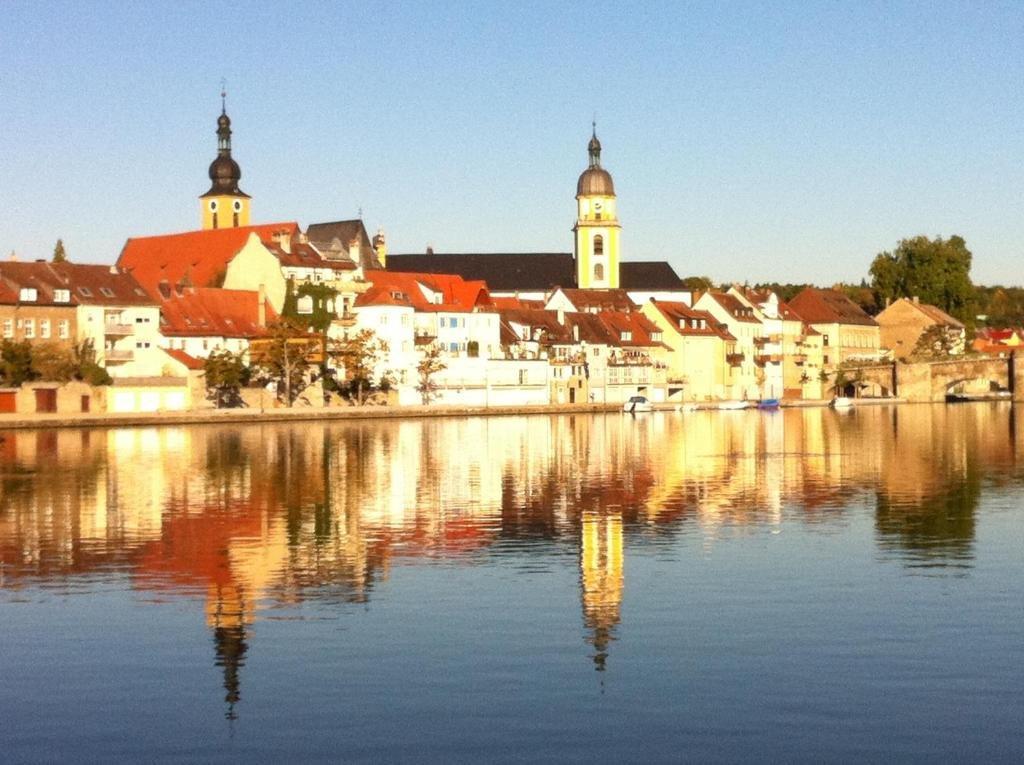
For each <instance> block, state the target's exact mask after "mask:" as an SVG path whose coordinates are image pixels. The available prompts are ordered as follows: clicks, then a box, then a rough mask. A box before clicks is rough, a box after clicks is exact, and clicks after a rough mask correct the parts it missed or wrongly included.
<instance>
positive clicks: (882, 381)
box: [825, 353, 1024, 402]
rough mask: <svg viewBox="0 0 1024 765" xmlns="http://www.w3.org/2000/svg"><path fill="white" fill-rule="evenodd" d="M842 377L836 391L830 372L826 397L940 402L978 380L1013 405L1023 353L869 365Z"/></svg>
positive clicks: (1023, 391) (1022, 385) (1018, 396)
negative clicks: (960, 386)
mask: <svg viewBox="0 0 1024 765" xmlns="http://www.w3.org/2000/svg"><path fill="white" fill-rule="evenodd" d="M842 374H843V377H844V378H845V380H846V381H847V385H844V386H842V388H843V390H837V386H836V383H837V377H838V373H836V372H833V373H832V374H831V375H829V380H828V382H827V383H826V384H825V394H826V395H828V396H833V395H847V394H849V393H850V392H854V393H855V395H881V396H895V397H897V398H901V399H903V400H904V401H913V402H929V401H932V402H942V401H945V400H946V394H947V393H948V392H949V390H950V389H951V388H952V387H954V386H955V385H957V384H959V383H962V382H966V381H970V380H979V381H985V382H988V383H989V384H990V385H994V386H997V387H998V388H1000V389H1002V390H1009V391H1012V392H1013V399H1014V401H1024V353H1022V354H1021V355H1020V356H1018V355H1017V354H1012V355H1010V356H1008V357H1003V358H999V357H996V358H991V357H968V358H960V359H950V360H947V361H921V362H913V363H903V362H888V363H884V364H870V365H864V366H857V367H848V368H845V369H843V370H842ZM851 385H852V387H853V390H851V389H850V386H851Z"/></svg>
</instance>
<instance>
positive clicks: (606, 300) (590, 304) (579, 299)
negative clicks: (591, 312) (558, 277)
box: [562, 289, 636, 311]
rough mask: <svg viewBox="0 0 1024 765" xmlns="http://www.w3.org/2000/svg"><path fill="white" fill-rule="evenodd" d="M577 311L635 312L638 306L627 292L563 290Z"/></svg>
mask: <svg viewBox="0 0 1024 765" xmlns="http://www.w3.org/2000/svg"><path fill="white" fill-rule="evenodd" d="M562 293H563V294H564V295H565V296H566V297H567V298H568V299H569V302H570V303H572V304H573V306H574V307H575V308H576V310H577V311H586V310H587V309H591V308H596V309H598V310H600V311H633V310H635V309H636V304H635V303H634V302H633V301H632V300H631V299H630V297H629V293H628V292H626V290H622V289H618V290H598V289H563V290H562Z"/></svg>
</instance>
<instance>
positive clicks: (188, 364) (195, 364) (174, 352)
mask: <svg viewBox="0 0 1024 765" xmlns="http://www.w3.org/2000/svg"><path fill="white" fill-rule="evenodd" d="M163 352H164V353H166V354H167V355H168V356H170V357H171V358H172V359H174V360H175V361H178V362H180V363H182V364H184V365H185V368H186V369H193V370H197V369H202V368H203V360H202V359H197V358H196V357H195V356H191V355H189V354H187V353H185V351H182V350H178V349H177V348H164V349H163Z"/></svg>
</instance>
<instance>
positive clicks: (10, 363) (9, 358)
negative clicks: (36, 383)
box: [0, 340, 36, 388]
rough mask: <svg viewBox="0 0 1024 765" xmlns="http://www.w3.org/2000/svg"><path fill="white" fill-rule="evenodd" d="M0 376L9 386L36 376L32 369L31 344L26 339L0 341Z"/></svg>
mask: <svg viewBox="0 0 1024 765" xmlns="http://www.w3.org/2000/svg"><path fill="white" fill-rule="evenodd" d="M0 377H2V378H3V382H4V385H6V386H8V387H11V388H17V387H19V386H20V385H22V384H24V383H26V382H29V381H30V380H34V379H35V378H36V372H35V371H34V370H33V369H32V344H31V343H30V342H29V341H28V340H20V341H14V340H4V341H3V343H0Z"/></svg>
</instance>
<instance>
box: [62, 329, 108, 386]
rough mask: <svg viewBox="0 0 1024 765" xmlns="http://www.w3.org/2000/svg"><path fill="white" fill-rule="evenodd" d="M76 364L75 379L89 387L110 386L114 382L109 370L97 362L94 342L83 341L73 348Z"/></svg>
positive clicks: (72, 355) (72, 352)
mask: <svg viewBox="0 0 1024 765" xmlns="http://www.w3.org/2000/svg"><path fill="white" fill-rule="evenodd" d="M71 357H72V359H74V362H75V375H74V377H75V379H76V380H81V381H82V382H84V383H87V384H89V385H97V386H98V385H110V383H112V382H113V380H111V379H110V375H109V374H108V373H107V370H106V369H104V368H103V366H102V365H100V364H99V363H98V362H97V361H96V348H95V347H94V346H93V343H92V340H83V341H82V342H80V343H78V344H77V345H74V346H72V348H71Z"/></svg>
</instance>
